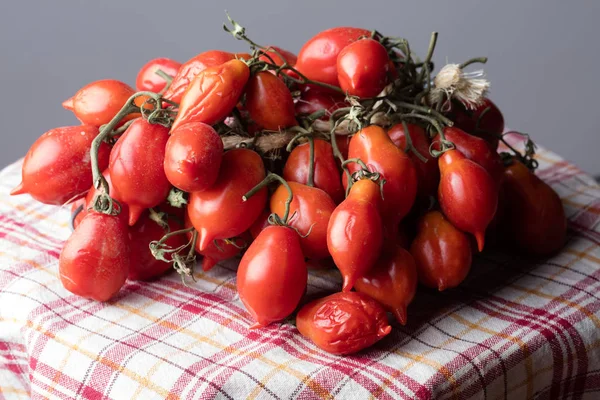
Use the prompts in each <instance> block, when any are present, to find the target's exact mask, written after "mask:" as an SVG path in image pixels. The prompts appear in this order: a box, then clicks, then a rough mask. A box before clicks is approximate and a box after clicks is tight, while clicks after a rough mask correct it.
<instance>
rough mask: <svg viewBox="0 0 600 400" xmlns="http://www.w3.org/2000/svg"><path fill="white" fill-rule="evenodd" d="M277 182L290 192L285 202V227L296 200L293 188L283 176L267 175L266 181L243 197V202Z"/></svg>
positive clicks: (283, 219)
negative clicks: (291, 207) (293, 202)
mask: <svg viewBox="0 0 600 400" xmlns="http://www.w3.org/2000/svg"><path fill="white" fill-rule="evenodd" d="M275 181H279V182H280V183H281V184H282V185H283V186H285V188H286V189H287V191H288V198H287V200H286V201H285V212H284V214H283V218H282V223H283V224H284V225H285V224H287V220H288V217H289V215H290V206H291V204H292V200H293V198H294V193H293V192H292V188H291V187H290V185H289V184H288V183H287V182H286V180H285V179H283V178H282V177H281V176H279V175H277V174H274V173H272V172H269V173H268V174H267V176H266V177H265V179H263V180H262V181H261V182H260V183H259V184H258V185H256V186H254V187H253V188H252V189H250V191H249V192H248V193H246V194H245V195H244V196H242V201H247V200H248V199H249V198H250V197H252V196H254V195H255V194H256V193H258V191H260V190H261V189H263V188H265V187H267V186H269V185H270V184H271V183H273V182H275Z"/></svg>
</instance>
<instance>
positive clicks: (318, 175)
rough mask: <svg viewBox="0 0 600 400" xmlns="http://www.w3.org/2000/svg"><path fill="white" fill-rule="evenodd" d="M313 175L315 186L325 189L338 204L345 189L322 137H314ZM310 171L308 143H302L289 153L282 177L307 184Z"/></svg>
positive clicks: (331, 152) (333, 159)
mask: <svg viewBox="0 0 600 400" xmlns="http://www.w3.org/2000/svg"><path fill="white" fill-rule="evenodd" d="M314 146H315V152H314V160H315V162H314V168H315V170H314V175H313V181H314V185H315V187H316V188H319V189H321V190H323V191H325V192H326V193H327V194H328V195H329V196H331V198H332V199H333V201H334V202H335V203H336V204H338V203H340V202H341V201H342V200H344V196H345V191H344V187H343V186H342V180H341V178H340V171H339V169H338V166H337V163H336V161H335V158H334V157H333V150H332V149H331V144H329V142H326V141H325V140H322V139H314ZM309 171H310V145H309V143H303V144H301V145H299V146H297V147H296V148H294V150H292V152H291V153H290V155H289V156H288V159H287V161H286V163H285V166H284V168H283V178H284V179H285V180H286V181H288V182H298V183H302V184H304V185H306V184H308V175H309Z"/></svg>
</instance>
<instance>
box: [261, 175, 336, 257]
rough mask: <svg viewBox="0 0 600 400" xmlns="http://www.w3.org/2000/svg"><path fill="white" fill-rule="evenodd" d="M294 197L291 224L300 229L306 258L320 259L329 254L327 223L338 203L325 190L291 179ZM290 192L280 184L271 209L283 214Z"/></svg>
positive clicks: (291, 207)
mask: <svg viewBox="0 0 600 400" xmlns="http://www.w3.org/2000/svg"><path fill="white" fill-rule="evenodd" d="M288 184H289V185H290V188H291V189H292V193H293V194H294V197H293V199H292V203H291V205H290V214H289V215H290V218H289V220H288V223H289V225H290V226H291V227H292V228H296V229H297V230H298V232H299V233H300V234H301V235H306V234H308V233H309V232H310V234H309V235H308V236H306V237H300V245H301V246H302V252H303V253H304V256H305V257H306V258H310V259H316V260H320V259H323V258H327V257H329V250H328V249H327V225H328V223H329V218H330V217H331V213H332V212H333V210H334V209H335V203H334V202H333V200H331V197H329V195H328V194H327V193H325V192H324V191H322V190H321V189H318V188H315V187H310V186H306V185H302V184H300V183H296V182H288ZM287 197H288V192H287V190H286V188H285V186H283V185H280V186H279V187H278V188H277V190H275V192H274V193H273V195H272V196H271V212H273V213H275V214H277V215H279V216H280V217H283V215H284V213H285V202H286V200H287Z"/></svg>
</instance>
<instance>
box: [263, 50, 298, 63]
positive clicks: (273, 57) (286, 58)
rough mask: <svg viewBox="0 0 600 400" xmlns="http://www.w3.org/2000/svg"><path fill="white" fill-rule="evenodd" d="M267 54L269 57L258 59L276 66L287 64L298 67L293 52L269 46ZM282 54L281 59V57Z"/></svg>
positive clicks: (264, 56)
mask: <svg viewBox="0 0 600 400" xmlns="http://www.w3.org/2000/svg"><path fill="white" fill-rule="evenodd" d="M266 53H267V54H268V57H267V55H265V54H263V55H261V56H260V57H259V58H258V59H259V60H262V61H266V62H269V63H271V62H274V63H275V65H283V64H284V63H286V62H287V63H288V64H289V65H291V66H294V65H296V61H297V57H296V55H295V54H294V53H292V52H289V51H287V50H284V49H282V48H281V47H277V46H269V47H268V48H267V50H266ZM278 53H279V54H278ZM280 54H281V57H280V56H279V55H280ZM282 57H283V58H282Z"/></svg>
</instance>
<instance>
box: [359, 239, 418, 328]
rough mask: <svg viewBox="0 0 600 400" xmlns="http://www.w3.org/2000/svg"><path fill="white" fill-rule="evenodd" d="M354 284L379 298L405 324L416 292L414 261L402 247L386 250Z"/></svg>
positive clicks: (360, 290)
mask: <svg viewBox="0 0 600 400" xmlns="http://www.w3.org/2000/svg"><path fill="white" fill-rule="evenodd" d="M354 287H355V288H356V290H357V291H358V292H360V293H364V294H366V295H368V296H370V297H372V298H373V299H375V300H377V301H378V302H379V303H380V304H382V305H383V306H384V307H385V308H386V309H387V310H388V311H391V312H392V313H393V314H394V316H395V317H396V319H397V320H398V322H400V323H401V324H402V325H405V324H406V308H407V307H408V305H409V304H410V302H411V301H412V299H413V298H414V297H415V293H416V292H417V267H416V266H415V260H414V259H413V257H412V256H411V255H410V253H409V252H408V251H406V250H404V249H403V248H402V247H400V246H394V247H393V248H391V249H390V250H389V251H385V250H384V251H383V252H382V254H381V256H380V257H379V259H378V260H377V262H376V263H375V266H374V267H373V268H372V269H371V270H370V271H369V272H368V273H367V274H366V275H365V276H363V277H362V278H360V279H359V280H357V281H356V284H355V286H354Z"/></svg>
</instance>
